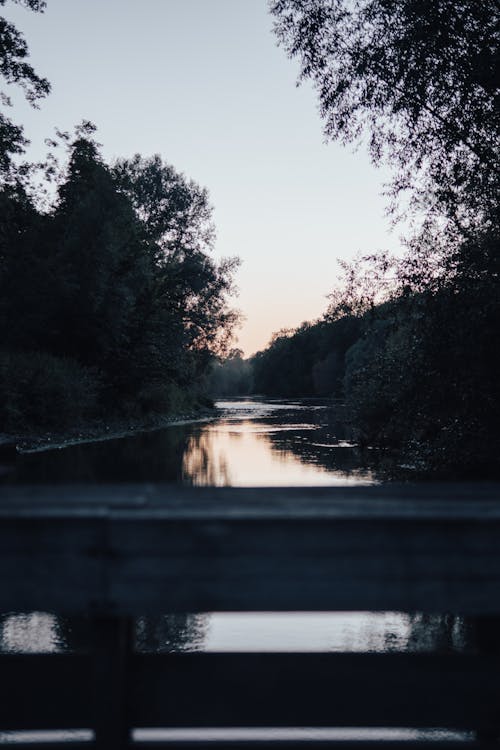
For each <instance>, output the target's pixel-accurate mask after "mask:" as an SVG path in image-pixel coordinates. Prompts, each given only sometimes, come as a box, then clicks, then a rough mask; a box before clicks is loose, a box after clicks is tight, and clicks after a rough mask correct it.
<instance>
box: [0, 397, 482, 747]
mask: <svg viewBox="0 0 500 750" xmlns="http://www.w3.org/2000/svg"><path fill="white" fill-rule="evenodd" d="M218 407H219V409H220V417H219V418H218V419H215V420H211V421H205V422H198V423H194V424H185V425H177V426H174V425H173V426H171V427H168V428H166V429H162V430H159V431H156V432H150V433H143V434H139V435H136V436H134V437H127V438H122V439H119V440H116V439H115V440H106V441H101V442H96V443H91V444H80V445H74V446H70V447H65V448H60V449H54V450H48V451H39V452H33V453H26V454H23V455H21V456H19V458H18V461H17V464H16V466H15V467H11V470H10V472H9V473H8V474H7V475H6V476H5V480H6V481H8V482H15V483H22V482H45V481H47V482H68V481H80V482H81V481H83V482H86V481H88V482H94V481H140V480H148V481H154V480H162V481H171V482H176V483H181V484H189V485H198V486H201V485H219V486H220V485H226V486H251V485H253V486H270V485H295V486H297V485H339V484H373V483H375V482H379V481H381V473H380V470H379V466H378V458H377V455H376V452H375V451H365V452H361V451H360V450H359V449H358V447H357V446H356V445H353V444H352V443H350V442H349V440H348V439H347V434H346V431H345V428H344V427H343V425H342V420H341V417H340V409H337V408H336V407H332V406H331V405H329V404H328V403H326V402H322V401H318V400H315V401H262V400H239V401H223V402H219V403H218ZM468 642H469V638H468V635H467V628H466V626H465V625H464V623H463V622H462V620H460V619H459V618H455V617H452V616H445V617H443V616H439V617H437V616H429V615H422V614H413V615H410V614H403V613H398V612H386V613H373V612H372V613H370V612H366V613H342V612H340V613H284V614H282V613H279V614H278V613H217V614H211V613H203V614H196V615H185V616H164V617H160V618H155V619H152V618H140V619H139V620H138V621H137V623H136V648H137V649H139V650H141V651H149V652H151V651H152V652H168V651H200V650H202V651H372V652H373V651H430V650H435V649H438V650H441V651H456V650H467V649H468V648H469V646H468ZM87 647H88V631H87V623H86V621H85V620H83V619H71V620H68V619H64V618H60V617H56V616H55V615H53V614H50V613H43V612H31V613H5V614H4V615H2V616H0V650H1V651H4V652H11V653H12V652H18V653H20V652H40V651H42V652H59V651H72V650H78V651H81V650H86V648H87ZM305 731H306V730H305ZM307 731H308V732H309V734H307V736H310V737H313V736H318V737H320V736H322V735H321V732H322V731H323V730H307ZM281 734H283V733H281ZM280 736H281V735H280ZM294 736H296V735H294ZM356 736H359V731H358V733H357V735H356ZM414 736H416V735H415V733H413V734H411V733H410V734H409V735H404V733H403V735H401V737H400V739H408V738H410V737H414ZM418 736H420V735H418ZM188 738H189V737H186V739H188ZM214 738H215V737H214ZM283 738H286V737H285V735H283ZM370 738H371V739H375V736H373V734H371V735H370ZM0 739H4V740H5V739H7V735H3V736H0ZM151 739H153V738H151ZM346 739H349V737H346ZM393 739H397V737H393Z"/></svg>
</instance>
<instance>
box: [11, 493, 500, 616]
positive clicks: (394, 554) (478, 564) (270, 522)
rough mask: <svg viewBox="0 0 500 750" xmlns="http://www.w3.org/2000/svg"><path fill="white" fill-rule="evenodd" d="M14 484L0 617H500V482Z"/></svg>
mask: <svg viewBox="0 0 500 750" xmlns="http://www.w3.org/2000/svg"><path fill="white" fill-rule="evenodd" d="M13 489H17V490H18V492H17V494H16V493H14V494H12V492H11V490H12V488H2V489H1V491H0V498H2V502H0V580H1V581H2V584H1V586H0V611H8V610H14V611H22V610H34V609H41V610H53V611H58V612H60V613H63V614H79V613H101V614H103V615H104V614H106V615H107V614H109V615H115V614H120V615H134V614H147V613H150V614H160V613H164V612H166V611H169V612H185V611H188V612H189V611H191V612H197V611H216V610H219V611H220V610H222V611H223V610H257V611H258V610H275V611H278V610H281V611H287V610H324V611H325V610H379V611H380V610H398V609H399V610H406V611H413V610H423V611H428V612H432V611H435V612H443V611H454V612H457V613H463V614H482V615H485V614H491V615H494V614H499V613H500V501H499V500H498V485H491V486H490V485H487V486H483V485H479V486H477V487H476V486H472V487H465V488H464V487H463V486H459V487H458V488H456V487H452V488H450V487H447V486H444V487H441V488H436V487H435V486H431V489H429V494H428V495H426V494H425V491H426V488H425V486H424V488H422V487H419V488H411V487H409V488H407V487H403V488H401V487H399V488H396V489H395V488H393V487H390V486H389V487H383V488H382V487H378V488H370V487H365V488H341V489H340V490H337V488H326V489H325V488H312V489H306V490H304V489H303V488H291V489H290V488H289V489H280V488H278V490H275V489H258V490H255V489H251V490H249V491H246V488H243V489H236V488H204V490H205V491H202V490H199V489H193V488H187V489H185V488H172V487H169V488H167V487H164V486H162V485H155V486H153V485H151V486H146V487H143V486H142V485H138V486H134V485H132V486H131V485H127V486H126V489H125V490H123V491H124V495H123V497H124V501H123V505H122V507H119V505H120V503H119V500H118V498H119V497H120V492H121V491H122V488H120V487H116V486H108V487H106V488H105V490H103V489H102V488H98V489H97V490H96V491H97V496H98V498H99V504H98V505H92V502H91V500H90V498H91V497H92V489H93V488H83V489H82V488H79V489H78V491H77V496H78V498H79V501H78V504H76V505H75V504H71V503H69V504H66V505H65V506H64V505H62V503H64V502H65V500H64V498H66V497H68V496H69V495H68V492H70V491H69V490H68V489H67V488H65V489H64V492H63V491H62V490H61V488H59V490H57V491H56V489H54V498H55V500H54V502H55V501H57V503H56V505H55V506H52V505H50V504H48V505H47V504H46V503H47V502H48V498H49V497H50V491H51V489H50V488H47V487H45V488H43V487H42V488H31V490H28V489H26V488H13ZM352 489H354V492H351V491H350V490H352ZM223 490H225V491H223ZM372 490H374V491H375V492H372ZM23 493H24V494H23ZM47 493H49V494H47ZM405 493H406V494H405ZM405 497H406V500H405V499H404V498H405ZM453 497H457V498H458V499H457V500H456V501H453V502H451V499H452V498H453ZM16 498H17V500H19V502H20V506H19V508H18V507H17V506H16V503H15V502H14V501H15V500H16ZM23 498H24V500H23ZM26 498H27V499H26ZM34 498H35V499H36V502H35V500H34ZM86 498H87V499H88V502H87V500H86ZM106 498H110V499H109V502H108V500H106ZM426 498H427V499H426ZM471 498H472V499H471ZM105 500H106V502H107V503H108V504H107V505H106V506H104V505H103V502H104V501H105ZM28 501H29V502H28ZM129 501H130V502H129ZM85 503H87V504H85Z"/></svg>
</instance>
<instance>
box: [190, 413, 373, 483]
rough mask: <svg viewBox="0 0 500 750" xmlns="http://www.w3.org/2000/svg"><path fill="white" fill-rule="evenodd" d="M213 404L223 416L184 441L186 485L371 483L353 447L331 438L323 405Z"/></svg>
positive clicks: (369, 474)
mask: <svg viewBox="0 0 500 750" xmlns="http://www.w3.org/2000/svg"><path fill="white" fill-rule="evenodd" d="M217 406H218V408H219V409H221V410H222V412H223V416H222V418H221V419H220V420H218V421H217V422H214V423H210V424H206V425H203V426H202V427H198V428H197V429H196V430H193V433H192V435H191V436H190V437H189V438H188V441H187V445H186V449H185V451H184V455H183V461H182V477H183V481H185V482H186V483H190V484H193V485H195V486H202V485H216V486H221V485H222V486H233V487H236V486H239V487H242V486H247V487H249V486H250V487H251V486H254V487H256V486H260V487H269V486H287V485H288V486H312V485H326V486H332V485H346V484H372V483H373V482H374V481H375V480H374V478H373V474H372V472H371V471H370V470H369V469H368V468H366V467H363V466H360V465H357V461H356V458H357V457H356V456H354V448H355V446H353V445H352V444H351V443H349V442H348V441H346V440H344V439H342V438H341V437H338V436H336V435H333V434H331V432H330V429H329V424H328V414H329V409H328V407H327V405H325V404H310V403H297V402H286V403H283V402H280V403H277V402H262V401H252V400H250V399H248V400H244V401H221V402H218V404H217ZM315 438H316V440H315ZM339 449H340V450H339Z"/></svg>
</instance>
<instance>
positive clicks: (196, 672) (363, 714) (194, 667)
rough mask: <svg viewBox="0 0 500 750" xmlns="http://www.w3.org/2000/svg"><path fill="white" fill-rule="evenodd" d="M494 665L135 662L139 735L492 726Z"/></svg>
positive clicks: (219, 658)
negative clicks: (147, 731) (155, 730)
mask: <svg viewBox="0 0 500 750" xmlns="http://www.w3.org/2000/svg"><path fill="white" fill-rule="evenodd" d="M499 667H500V662H499V659H498V658H496V659H492V658H491V657H475V656H471V655H459V656H457V655H443V654H441V655H436V654H310V653H308V654H296V653H294V654H226V653H224V654H209V653H205V654H169V655H154V656H151V655H137V656H136V658H135V659H134V662H133V666H132V678H131V684H132V686H133V688H132V699H131V705H132V706H133V710H132V723H133V725H134V726H136V727H238V726H240V727H287V726H288V727H293V726H296V727H297V726H298V727H304V726H305V727H313V726H317V727H332V726H339V727H421V728H429V727H447V728H454V729H460V730H474V729H476V730H477V729H488V728H490V727H493V726H495V724H496V722H497V719H498V706H499V705H500V684H499V681H498V673H499Z"/></svg>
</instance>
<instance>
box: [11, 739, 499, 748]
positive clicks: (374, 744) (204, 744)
mask: <svg viewBox="0 0 500 750" xmlns="http://www.w3.org/2000/svg"><path fill="white" fill-rule="evenodd" d="M0 747H1V744H0ZM9 747H10V745H9ZM13 747H14V748H15V750H62V749H64V748H67V749H68V750H91V748H92V747H93V745H92V744H90V743H88V742H72V743H67V744H61V743H60V742H57V743H45V742H37V743H36V744H33V743H24V742H23V743H17V742H16V744H15V745H14V746H13ZM131 747H133V748H134V750H215V749H217V750H224V748H227V750H233V748H235V750H314V749H315V748H317V749H318V750H327V749H328V750H382V749H383V750H390V748H398V750H429V747H432V748H435V750H496V748H498V745H494V746H493V745H491V744H484V743H477V742H463V741H461V740H456V741H446V740H444V741H442V742H441V741H436V740H433V741H432V743H429V742H425V741H421V742H420V741H408V742H405V741H403V742H402V741H401V740H384V741H371V740H367V741H359V742H358V741H356V740H353V741H351V740H349V741H347V742H342V741H340V742H335V741H331V740H307V741H305V740H297V741H293V740H278V741H275V742H273V741H258V742H256V741H251V740H248V741H246V740H228V741H227V742H224V741H222V742H221V741H220V740H214V741H211V740H205V741H204V740H200V741H199V742H196V741H189V740H188V741H181V742H170V741H167V742H162V741H152V742H147V741H146V742H134V744H133V745H131Z"/></svg>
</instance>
